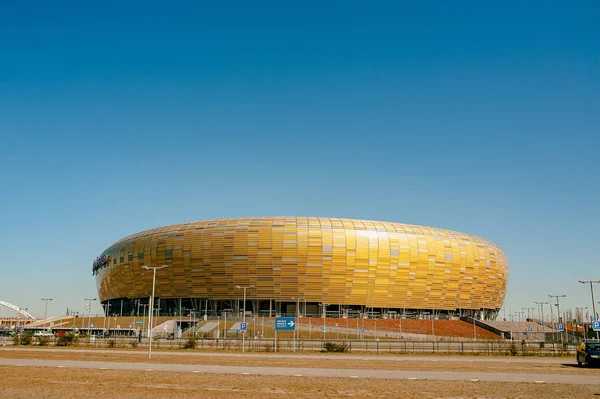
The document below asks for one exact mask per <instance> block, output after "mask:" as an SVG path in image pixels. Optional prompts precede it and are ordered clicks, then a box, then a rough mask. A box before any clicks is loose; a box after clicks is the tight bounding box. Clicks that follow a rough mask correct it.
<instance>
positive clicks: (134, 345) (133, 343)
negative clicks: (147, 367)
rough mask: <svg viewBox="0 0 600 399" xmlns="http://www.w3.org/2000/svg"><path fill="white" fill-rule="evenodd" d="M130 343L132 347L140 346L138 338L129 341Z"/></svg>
mask: <svg viewBox="0 0 600 399" xmlns="http://www.w3.org/2000/svg"><path fill="white" fill-rule="evenodd" d="M129 345H131V347H132V348H133V349H135V348H137V347H138V341H137V339H134V340H131V341H129Z"/></svg>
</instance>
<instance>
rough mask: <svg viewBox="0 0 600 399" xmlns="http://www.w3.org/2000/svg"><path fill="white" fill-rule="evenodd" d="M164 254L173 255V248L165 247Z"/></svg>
mask: <svg viewBox="0 0 600 399" xmlns="http://www.w3.org/2000/svg"><path fill="white" fill-rule="evenodd" d="M165 256H173V250H172V249H167V250H166V251H165Z"/></svg>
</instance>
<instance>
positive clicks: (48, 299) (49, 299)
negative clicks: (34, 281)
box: [42, 298, 52, 327]
mask: <svg viewBox="0 0 600 399" xmlns="http://www.w3.org/2000/svg"><path fill="white" fill-rule="evenodd" d="M51 300H52V298H42V301H46V310H44V327H45V326H46V319H47V318H48V302H49V301H51Z"/></svg>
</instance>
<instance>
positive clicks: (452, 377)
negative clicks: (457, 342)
mask: <svg viewBox="0 0 600 399" xmlns="http://www.w3.org/2000/svg"><path fill="white" fill-rule="evenodd" d="M0 350H2V349H0ZM19 350H23V351H36V350H38V351H44V352H48V351H56V352H77V353H82V352H92V353H98V352H99V351H97V350H96V351H94V350H69V349H41V350H40V349H33V348H31V349H19ZM102 352H103V353H112V352H114V353H119V354H123V353H136V354H140V351H102ZM176 353H177V354H178V355H183V356H190V355H191V356H224V357H227V356H229V357H231V356H234V357H244V356H248V357H250V356H252V357H266V358H269V357H288V358H311V359H312V358H317V359H323V358H325V357H327V358H335V359H340V358H344V359H350V358H352V359H365V360H371V359H376V360H390V361H399V360H425V361H462V362H490V361H498V362H512V363H523V362H528V361H530V362H531V361H535V362H537V363H539V362H547V363H556V362H564V359H554V358H550V359H539V358H538V359H522V358H517V359H510V360H505V359H501V358H460V357H458V358H453V357H433V356H431V357H408V356H402V357H388V356H385V357H383V356H382V357H375V356H356V355H352V356H343V357H340V356H327V355H323V356H316V355H312V356H311V355H290V354H287V355H286V354H279V355H267V354H251V355H248V354H229V353H228V354H218V353H190V352H158V353H155V354H154V355H155V357H159V356H160V355H161V354H168V355H174V354H176ZM0 365H1V366H15V367H59V368H63V367H64V368H84V369H97V370H142V371H148V372H152V371H171V372H185V373H219V374H238V375H280V376H294V377H303V376H306V377H342V378H365V379H366V378H368V379H373V378H377V379H425V380H446V381H472V382H477V381H495V382H530V383H559V384H594V385H600V378H594V376H589V375H562V374H527V373H500V372H477V371H469V372H456V371H412V370H365V369H332V368H301V367H252V366H248V367H246V366H213V365H193V364H191V365H190V364H161V363H129V362H120V363H116V362H99V361H80V360H44V359H6V358H0ZM590 377H591V378H590Z"/></svg>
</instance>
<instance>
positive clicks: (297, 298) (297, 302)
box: [292, 297, 306, 350]
mask: <svg viewBox="0 0 600 399" xmlns="http://www.w3.org/2000/svg"><path fill="white" fill-rule="evenodd" d="M292 299H295V300H296V326H295V328H294V350H297V349H298V348H297V346H298V345H297V342H296V330H298V326H299V324H298V320H300V301H301V300H304V301H305V300H306V297H303V298H300V297H292ZM305 311H306V309H305ZM298 340H300V331H299V330H298Z"/></svg>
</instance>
